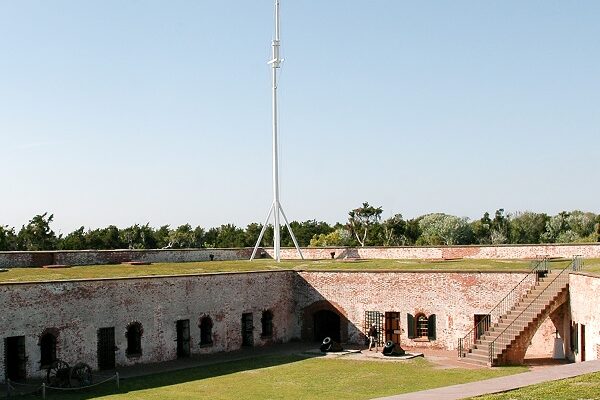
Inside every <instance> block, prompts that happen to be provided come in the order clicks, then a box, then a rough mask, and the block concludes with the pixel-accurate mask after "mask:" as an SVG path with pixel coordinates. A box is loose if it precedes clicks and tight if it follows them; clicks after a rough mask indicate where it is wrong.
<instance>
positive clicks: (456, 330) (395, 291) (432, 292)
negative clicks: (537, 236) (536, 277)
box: [295, 271, 533, 349]
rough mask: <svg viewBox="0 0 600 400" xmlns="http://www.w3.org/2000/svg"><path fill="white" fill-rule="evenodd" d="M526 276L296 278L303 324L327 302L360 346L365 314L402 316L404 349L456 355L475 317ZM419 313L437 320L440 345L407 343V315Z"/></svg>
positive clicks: (426, 274)
mask: <svg viewBox="0 0 600 400" xmlns="http://www.w3.org/2000/svg"><path fill="white" fill-rule="evenodd" d="M524 276H525V274H523V273H505V272H504V273H495V272H485V273H481V272H306V271H303V272H299V273H298V276H297V278H296V279H297V282H296V285H295V287H296V311H295V312H296V315H297V316H298V318H300V319H301V318H302V316H303V314H304V313H303V310H304V309H305V308H308V307H311V305H312V304H315V303H319V302H320V303H323V304H326V303H327V302H328V303H329V304H331V305H333V308H335V309H336V310H337V311H338V312H339V313H340V314H342V315H343V316H344V317H345V319H347V320H348V333H347V340H348V342H350V343H355V344H358V343H363V341H364V329H363V327H364V316H365V311H379V312H382V313H385V312H386V311H388V312H399V313H400V323H401V326H402V328H403V329H404V333H403V334H402V343H403V344H409V345H414V346H431V347H438V348H444V349H455V348H456V346H457V340H458V338H459V337H462V336H464V335H465V334H466V333H467V332H468V331H469V330H470V329H471V328H473V326H474V320H473V318H474V314H486V313H487V312H488V311H490V309H492V307H494V306H495V305H496V304H497V303H498V302H499V301H500V300H501V299H502V298H503V297H504V296H505V295H506V293H508V291H509V290H511V289H512V288H513V287H514V286H516V284H517V283H518V282H520V281H521V280H522V279H523V277H524ZM531 279H532V283H533V277H532V278H531ZM311 311H313V312H314V311H315V310H311ZM417 313H423V314H425V315H427V316H430V315H431V314H435V315H436V319H437V324H436V325H437V326H436V334H437V339H436V340H435V341H431V342H428V341H422V342H416V341H413V340H409V339H408V329H406V328H407V327H406V324H407V314H412V315H413V316H415V315H416V314H417ZM307 322H310V321H301V322H300V325H302V324H303V323H305V324H306V323H307ZM306 328H308V331H310V328H311V327H310V326H309V327H305V332H306V331H307V329H306ZM297 329H300V331H298V332H296V335H301V333H302V326H298V327H297ZM305 339H309V340H310V339H311V338H310V337H305Z"/></svg>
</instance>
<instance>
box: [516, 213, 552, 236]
mask: <svg viewBox="0 0 600 400" xmlns="http://www.w3.org/2000/svg"><path fill="white" fill-rule="evenodd" d="M549 219H550V217H548V215H546V214H544V213H541V214H540V213H534V212H531V211H525V212H519V213H515V214H514V215H513V216H511V218H510V231H509V232H510V233H509V238H510V243H519V244H528V243H529V244H535V243H541V242H542V237H543V235H544V233H545V232H546V223H547V222H548V220H549Z"/></svg>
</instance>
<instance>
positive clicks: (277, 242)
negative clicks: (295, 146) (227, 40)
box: [270, 0, 281, 261]
mask: <svg viewBox="0 0 600 400" xmlns="http://www.w3.org/2000/svg"><path fill="white" fill-rule="evenodd" d="M271 47H272V49H273V57H272V58H271V61H270V63H271V67H272V68H271V69H272V83H273V85H272V91H273V92H272V94H273V102H272V104H273V112H272V114H273V211H274V213H273V216H274V224H273V247H274V251H275V260H276V261H279V260H280V259H281V249H280V247H281V237H280V235H279V233H280V231H281V230H280V223H279V208H280V207H281V205H280V203H279V153H278V141H277V134H278V129H277V128H278V126H277V122H278V121H277V118H278V115H277V70H278V69H279V67H280V65H281V59H280V58H279V0H275V38H274V39H273V42H272V44H271Z"/></svg>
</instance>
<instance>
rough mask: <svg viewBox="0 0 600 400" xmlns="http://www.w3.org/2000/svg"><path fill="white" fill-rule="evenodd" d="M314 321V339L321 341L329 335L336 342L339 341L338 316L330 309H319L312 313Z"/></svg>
mask: <svg viewBox="0 0 600 400" xmlns="http://www.w3.org/2000/svg"><path fill="white" fill-rule="evenodd" d="M313 321H314V330H313V332H314V340H315V341H316V342H322V341H323V339H325V338H326V337H330V338H331V339H333V340H335V341H336V342H338V343H339V342H340V341H341V340H340V316H339V314H337V313H335V312H333V311H330V310H320V311H317V312H316V313H314V314H313Z"/></svg>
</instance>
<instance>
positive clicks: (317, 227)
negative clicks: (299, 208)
mask: <svg viewBox="0 0 600 400" xmlns="http://www.w3.org/2000/svg"><path fill="white" fill-rule="evenodd" d="M290 226H291V228H292V231H293V232H294V236H296V240H297V241H298V245H300V246H301V247H305V246H308V245H309V244H310V241H311V239H312V238H313V237H314V236H315V235H320V234H322V233H324V234H328V233H331V232H332V231H333V228H332V227H331V226H330V225H329V224H328V223H327V222H322V221H318V222H317V221H316V220H314V219H313V220H308V221H304V222H298V221H292V222H290ZM257 238H258V237H257ZM254 240H256V239H254ZM253 245H254V244H253ZM281 245H282V246H286V247H292V246H293V245H294V242H293V241H292V237H291V236H290V233H289V232H288V230H287V228H286V229H282V231H281Z"/></svg>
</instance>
